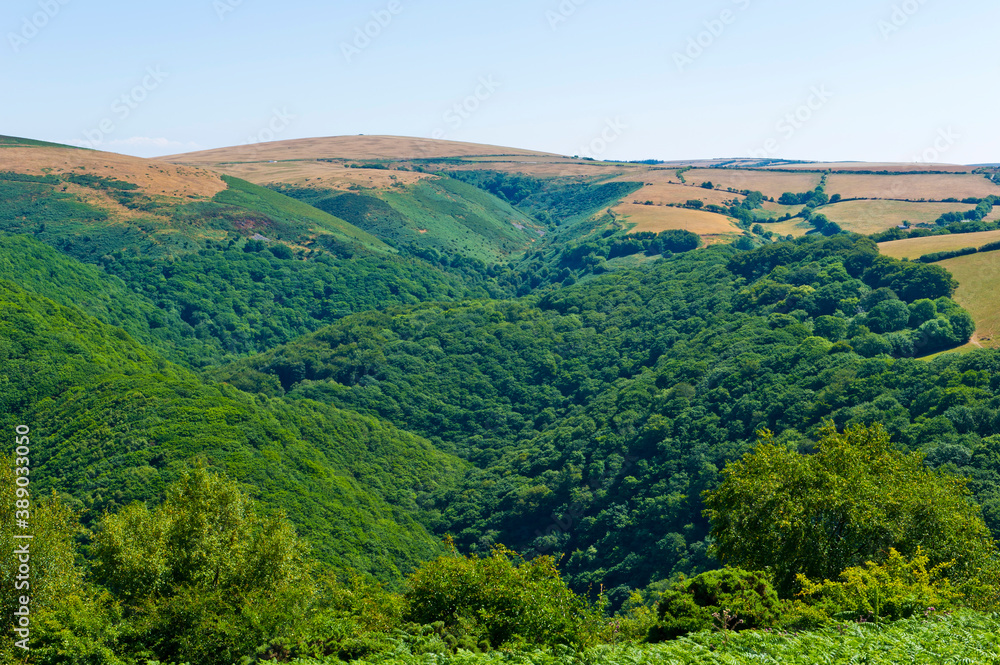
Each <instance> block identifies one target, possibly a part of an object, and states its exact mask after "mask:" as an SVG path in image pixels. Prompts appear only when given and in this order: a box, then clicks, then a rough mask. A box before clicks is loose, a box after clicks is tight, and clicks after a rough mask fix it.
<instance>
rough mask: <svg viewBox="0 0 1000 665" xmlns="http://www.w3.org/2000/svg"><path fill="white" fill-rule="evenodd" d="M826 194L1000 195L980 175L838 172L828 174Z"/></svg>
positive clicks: (880, 196)
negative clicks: (845, 173) (858, 173)
mask: <svg viewBox="0 0 1000 665" xmlns="http://www.w3.org/2000/svg"><path fill="white" fill-rule="evenodd" d="M826 193H827V194H829V195H831V196H833V195H834V194H840V195H841V196H842V197H844V198H845V199H854V198H868V199H910V200H913V201H916V200H919V199H927V200H932V201H933V200H941V199H948V198H956V199H964V198H968V197H972V196H974V197H977V198H983V197H985V196H990V195H993V194H1000V187H997V186H996V185H994V184H993V183H991V182H990V181H989V180H987V179H986V178H984V177H983V176H981V175H971V174H970V175H962V174H941V175H895V176H884V175H883V176H880V175H838V174H833V175H831V176H830V178H829V180H828V181H827V185H826Z"/></svg>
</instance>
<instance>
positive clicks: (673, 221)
mask: <svg viewBox="0 0 1000 665" xmlns="http://www.w3.org/2000/svg"><path fill="white" fill-rule="evenodd" d="M614 212H615V214H616V215H618V216H619V221H620V222H623V223H624V224H625V225H626V226H628V225H630V224H631V225H634V226H633V227H632V229H631V231H632V232H639V231H652V232H654V233H659V232H660V231H669V230H672V229H683V230H686V231H691V232H692V233H697V234H698V235H700V236H701V237H702V239H703V240H704V241H705V243H706V244H709V245H711V244H715V243H719V242H727V241H729V240H731V239H733V238H735V237H737V236H739V235H741V234H742V231H741V230H740V228H739V227H738V226H736V224H735V223H733V221H732V220H730V219H729V218H728V217H724V216H722V215H716V214H714V213H710V212H705V211H704V210H688V209H686V208H671V207H668V206H646V205H634V204H632V203H623V204H621V205H619V206H617V207H616V208H614Z"/></svg>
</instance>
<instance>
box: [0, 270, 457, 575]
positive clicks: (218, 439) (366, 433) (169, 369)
mask: <svg viewBox="0 0 1000 665" xmlns="http://www.w3.org/2000/svg"><path fill="white" fill-rule="evenodd" d="M0 308H2V310H3V311H4V317H3V319H2V320H0V339H2V340H3V344H2V346H0V382H2V385H3V389H4V391H3V403H2V411H0V422H2V423H3V427H5V428H8V429H9V428H11V427H13V426H14V425H16V424H20V423H24V422H29V423H36V422H45V423H54V425H52V426H50V427H48V428H46V429H45V432H44V435H43V436H44V439H41V441H42V445H41V446H40V447H39V448H38V451H37V457H36V459H35V460H34V463H33V471H34V472H36V473H37V478H38V480H37V482H38V488H39V490H41V491H50V490H52V489H56V490H58V491H60V492H61V493H64V495H65V496H66V497H67V498H70V497H72V501H73V505H74V506H76V507H77V508H86V509H87V510H88V512H87V513H86V514H85V515H86V517H85V519H86V521H87V523H88V524H89V523H92V522H93V520H94V519H95V518H96V517H97V516H99V515H100V514H101V513H102V512H103V511H105V510H109V511H114V510H120V509H121V508H122V507H124V506H126V505H128V504H130V503H132V502H133V501H137V500H139V501H142V500H153V499H155V498H156V497H157V496H158V495H159V494H160V492H162V491H163V489H164V488H165V486H166V485H167V484H169V483H170V482H171V481H173V480H175V479H177V478H178V477H179V475H180V473H181V472H182V471H183V470H184V468H185V467H186V466H187V465H188V463H189V462H190V461H191V460H193V459H194V458H196V457H198V456H204V457H206V458H207V459H208V461H209V463H210V464H211V466H212V467H213V468H215V469H220V470H225V471H226V472H227V473H228V474H229V475H231V476H232V477H234V478H235V479H237V480H239V481H240V482H242V483H246V484H247V485H249V486H251V487H253V488H254V493H255V495H256V496H257V497H258V498H260V499H261V500H262V501H263V502H264V503H265V505H268V506H271V507H272V508H277V507H281V508H283V509H285V510H287V512H288V514H289V516H290V518H291V519H292V520H293V522H295V523H296V524H297V525H298V527H299V528H300V529H301V530H302V532H303V534H304V535H305V536H306V537H307V538H308V539H309V540H310V541H311V542H312V543H313V544H314V545H315V548H316V552H317V556H318V557H319V558H321V559H322V560H324V561H327V562H333V561H338V562H340V563H341V564H343V565H348V566H353V567H356V568H358V569H359V570H364V571H370V572H372V573H374V574H376V575H379V576H382V577H383V578H386V579H389V578H398V577H400V576H401V575H402V574H403V572H405V571H406V570H410V569H412V568H413V567H415V565H416V563H417V562H418V561H421V560H423V559H425V558H427V557H430V556H434V555H435V554H436V553H437V552H439V551H440V547H439V546H438V544H437V543H436V541H435V540H434V539H432V538H431V537H430V536H429V535H428V534H427V532H426V530H425V529H424V527H423V526H422V525H421V521H422V520H424V521H428V522H430V519H431V516H430V515H429V514H428V513H426V512H424V509H423V508H422V507H421V505H419V504H418V499H419V497H420V496H421V494H422V493H426V492H429V491H433V490H435V489H436V488H437V487H438V486H439V484H445V485H449V486H450V485H452V484H453V482H454V479H455V477H456V476H457V475H459V474H461V473H462V472H463V470H464V465H463V464H462V463H460V462H458V461H457V460H455V459H454V458H453V457H451V456H448V455H446V454H444V453H441V452H439V451H437V450H435V449H434V448H433V447H432V446H431V445H430V444H429V443H428V442H426V441H424V440H421V439H419V438H418V437H415V436H413V435H410V434H406V433H403V432H400V431H398V430H396V429H395V428H392V427H387V426H386V425H384V424H383V423H379V422H376V421H374V420H372V419H370V418H365V417H363V416H359V415H357V414H352V413H345V412H342V411H339V410H337V409H335V408H331V407H328V406H323V405H319V404H314V403H308V402H297V403H294V404H289V403H287V402H284V401H282V400H267V399H265V398H260V399H258V398H254V397H251V396H249V395H246V394H243V393H240V392H238V391H237V390H235V389H234V388H231V387H227V386H215V385H208V384H205V383H203V382H202V381H201V380H199V379H198V378H197V377H196V376H194V375H193V374H191V373H190V372H188V371H185V370H182V369H180V368H177V367H175V366H172V365H170V364H168V363H166V362H165V361H164V360H162V359H161V358H158V357H156V356H154V355H153V354H151V353H149V352H148V351H146V350H145V349H143V348H142V347H140V346H139V345H138V344H136V343H135V342H134V341H132V340H131V339H129V337H128V335H126V334H125V333H124V332H123V331H121V330H120V329H114V328H110V327H108V326H105V325H103V324H100V323H98V322H97V321H95V320H94V319H91V318H89V317H87V316H85V315H83V314H80V313H79V312H78V311H77V310H73V309H69V308H65V307H61V306H59V305H56V304H55V303H53V302H52V301H49V300H46V299H44V298H41V297H39V296H35V295H31V294H28V293H26V292H23V291H21V290H19V289H17V288H16V287H14V286H13V285H10V284H7V283H3V282H0Z"/></svg>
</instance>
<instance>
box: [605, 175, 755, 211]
mask: <svg viewBox="0 0 1000 665" xmlns="http://www.w3.org/2000/svg"><path fill="white" fill-rule="evenodd" d="M618 180H623V181H626V180H628V178H627V177H622V178H618ZM628 198H629V200H632V201H639V202H640V203H645V202H646V201H652V202H653V203H655V204H657V205H663V204H667V203H686V202H688V201H690V200H692V199H697V200H698V201H702V202H704V203H706V204H707V203H715V204H716V205H723V204H724V203H726V202H728V201H732V200H733V199H734V198H740V197H738V196H736V195H735V194H730V193H729V192H720V191H718V190H712V189H702V188H701V187H689V186H686V185H679V184H678V185H672V184H669V183H665V182H662V183H653V184H647V185H646V186H645V187H643V188H642V189H640V190H639V191H638V192H636V193H635V194H632V195H631V196H630V197H628Z"/></svg>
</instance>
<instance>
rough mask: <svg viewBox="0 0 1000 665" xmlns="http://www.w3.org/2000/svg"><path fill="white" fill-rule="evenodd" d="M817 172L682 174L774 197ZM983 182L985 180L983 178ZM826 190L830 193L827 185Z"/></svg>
mask: <svg viewBox="0 0 1000 665" xmlns="http://www.w3.org/2000/svg"><path fill="white" fill-rule="evenodd" d="M820 177H821V176H820V174H818V173H780V172H770V171H738V170H735V169H732V170H731V169H693V170H691V171H688V172H687V173H685V174H684V178H685V179H686V180H687V181H688V182H689V183H691V184H694V185H700V184H701V183H703V182H705V181H706V180H707V181H710V182H712V183H713V184H715V185H717V186H719V185H721V186H722V188H723V189H725V188H727V187H732V188H733V189H738V190H744V189H746V190H750V191H751V192H753V191H757V192H761V193H762V194H763V195H764V196H767V197H773V198H774V199H775V200H777V199H778V198H780V197H781V195H782V194H784V193H785V192H796V193H798V192H808V191H810V190H812V189H815V188H816V186H817V185H819V183H820ZM983 182H986V180H985V179H983ZM827 192H830V193H832V190H830V188H829V187H828V188H827Z"/></svg>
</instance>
